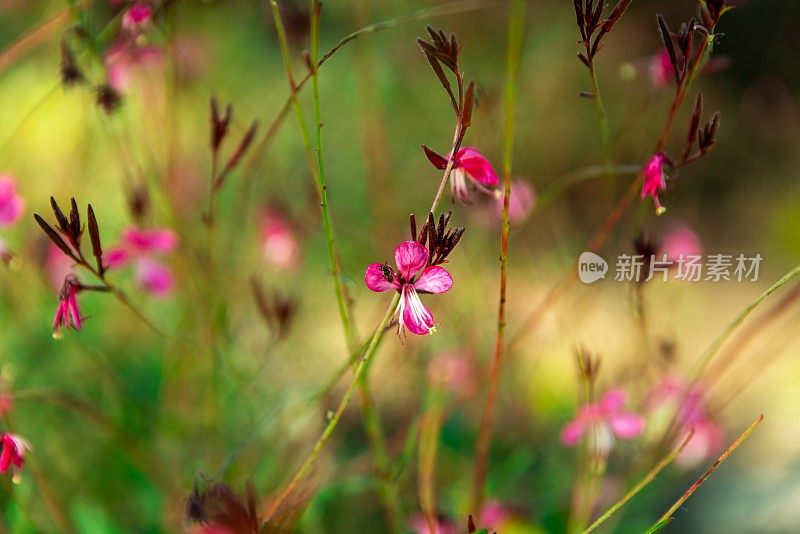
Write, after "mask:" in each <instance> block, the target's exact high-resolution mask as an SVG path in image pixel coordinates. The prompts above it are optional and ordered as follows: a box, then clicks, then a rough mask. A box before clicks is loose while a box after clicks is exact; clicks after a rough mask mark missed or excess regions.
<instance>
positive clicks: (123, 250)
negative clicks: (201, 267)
mask: <svg viewBox="0 0 800 534" xmlns="http://www.w3.org/2000/svg"><path fill="white" fill-rule="evenodd" d="M179 241H180V240H179V238H178V235H177V234H176V233H175V232H173V231H172V230H169V229H167V228H154V229H151V230H140V229H138V228H135V227H131V228H127V229H126V230H124V231H123V232H122V245H120V246H118V247H117V248H114V249H112V250H110V251H109V252H108V254H107V261H108V267H109V268H117V267H122V266H124V265H126V264H128V263H129V262H131V261H133V262H135V275H136V281H137V282H138V284H139V286H140V287H141V288H142V289H144V290H145V291H146V292H148V293H150V294H151V295H154V296H158V297H161V296H165V295H168V294H169V293H171V292H172V289H173V286H174V280H173V277H172V271H170V269H169V268H168V267H166V266H165V265H163V264H162V263H160V262H158V261H156V260H155V259H154V258H155V256H156V255H158V254H165V253H168V252H172V251H174V250H175V249H176V248H177V247H178V244H179Z"/></svg>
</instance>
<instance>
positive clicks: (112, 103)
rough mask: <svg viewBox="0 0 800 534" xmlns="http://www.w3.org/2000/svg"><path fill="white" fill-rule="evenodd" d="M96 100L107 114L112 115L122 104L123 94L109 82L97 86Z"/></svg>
mask: <svg viewBox="0 0 800 534" xmlns="http://www.w3.org/2000/svg"><path fill="white" fill-rule="evenodd" d="M95 100H96V102H97V105H98V106H100V107H101V108H103V111H105V112H106V114H107V115H111V114H112V113H114V112H115V111H116V110H117V109H119V107H120V105H122V96H121V95H120V94H119V93H118V92H117V90H116V89H114V88H113V87H111V85H109V84H107V83H104V84H102V85H100V86H98V87H97V89H96V97H95Z"/></svg>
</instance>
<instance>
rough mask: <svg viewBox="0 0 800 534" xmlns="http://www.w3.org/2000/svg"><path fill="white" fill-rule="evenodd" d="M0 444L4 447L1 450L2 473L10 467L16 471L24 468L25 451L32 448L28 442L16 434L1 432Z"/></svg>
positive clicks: (0, 469) (0, 467) (0, 468)
mask: <svg viewBox="0 0 800 534" xmlns="http://www.w3.org/2000/svg"><path fill="white" fill-rule="evenodd" d="M0 446H2V449H3V450H2V452H0V473H5V472H6V471H8V470H9V468H12V469H13V471H14V472H15V473H16V472H17V471H19V470H20V469H22V466H23V465H24V464H25V452H26V451H29V450H31V447H30V445H28V442H27V441H25V440H24V439H22V438H21V437H19V436H17V435H16V434H10V433H8V432H3V433H2V434H0ZM12 466H13V467H12Z"/></svg>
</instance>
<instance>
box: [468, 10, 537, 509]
mask: <svg viewBox="0 0 800 534" xmlns="http://www.w3.org/2000/svg"><path fill="white" fill-rule="evenodd" d="M525 11H526V2H525V1H524V0H515V1H514V4H513V5H512V7H511V11H510V13H509V23H508V48H507V51H506V82H505V109H504V115H505V120H504V128H503V214H502V225H501V230H500V295H499V299H498V300H499V308H498V312H497V337H496V339H495V347H494V355H493V357H492V360H491V363H490V369H489V386H488V388H487V392H486V404H485V406H484V410H483V416H482V417H481V423H480V429H479V431H478V440H477V443H476V445H475V470H474V477H473V485H472V508H471V510H472V512H473V513H478V511H479V510H480V509H481V508H482V505H483V497H484V486H485V484H486V474H487V471H488V464H489V446H490V444H491V439H492V438H491V436H492V420H493V417H494V407H495V404H496V402H497V390H498V387H499V384H500V370H501V368H502V364H503V356H504V351H505V328H506V286H507V282H508V233H509V230H510V227H511V225H510V223H509V217H508V211H509V205H510V201H511V171H512V160H513V152H514V113H515V111H516V99H517V78H518V75H519V67H520V62H521V58H522V44H523V40H524V37H525Z"/></svg>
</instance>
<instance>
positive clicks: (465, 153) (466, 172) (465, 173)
mask: <svg viewBox="0 0 800 534" xmlns="http://www.w3.org/2000/svg"><path fill="white" fill-rule="evenodd" d="M447 157H448V158H449V157H451V154H448V155H447ZM468 178H469V182H467V179H468ZM499 184H500V179H499V178H498V177H497V173H495V172H494V169H493V168H492V164H491V163H490V162H489V160H488V159H486V158H485V157H484V156H483V155H481V154H480V153H479V152H478V151H477V150H476V149H475V148H472V147H464V148H461V149H459V151H458V152H456V155H455V158H454V161H453V170H452V171H451V175H450V190H451V191H452V193H453V198H454V199H456V200H458V201H459V202H461V203H462V204H470V203H471V201H470V188H474V189H478V190H480V191H482V192H484V193H486V194H487V195H491V196H497V194H498V193H499V192H498V191H497V190H496V189H493V188H495V187H497V186H498V185H499Z"/></svg>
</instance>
